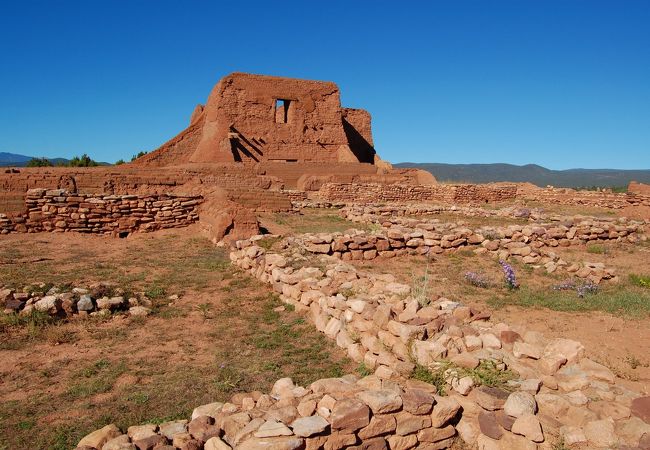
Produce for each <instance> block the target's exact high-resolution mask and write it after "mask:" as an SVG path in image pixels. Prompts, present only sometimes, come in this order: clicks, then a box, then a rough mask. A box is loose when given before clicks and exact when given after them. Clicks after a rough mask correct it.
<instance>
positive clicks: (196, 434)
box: [187, 415, 243, 442]
mask: <svg viewBox="0 0 650 450" xmlns="http://www.w3.org/2000/svg"><path fill="white" fill-rule="evenodd" d="M234 416H236V415H234ZM234 416H229V417H228V418H227V419H226V420H229V419H232V418H233V417H234ZM232 420H234V419H232ZM242 428H243V425H242ZM187 431H188V432H189V433H190V434H191V435H192V437H193V438H195V439H198V440H199V441H203V442H205V441H207V440H208V439H210V438H211V437H212V436H219V434H220V429H219V427H218V426H217V425H215V423H214V419H213V418H212V417H209V416H199V417H197V418H196V419H192V421H191V422H190V423H189V424H188V425H187ZM236 431H238V430H232V433H231V435H232V436H234V435H235V433H236Z"/></svg>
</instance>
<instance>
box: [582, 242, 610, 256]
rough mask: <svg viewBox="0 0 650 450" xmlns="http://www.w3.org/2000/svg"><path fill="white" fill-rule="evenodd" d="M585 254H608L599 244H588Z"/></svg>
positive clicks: (605, 248)
mask: <svg viewBox="0 0 650 450" xmlns="http://www.w3.org/2000/svg"><path fill="white" fill-rule="evenodd" d="M587 253H593V254H595V255H606V254H607V253H609V251H608V250H607V247H605V246H604V245H600V244H589V245H587Z"/></svg>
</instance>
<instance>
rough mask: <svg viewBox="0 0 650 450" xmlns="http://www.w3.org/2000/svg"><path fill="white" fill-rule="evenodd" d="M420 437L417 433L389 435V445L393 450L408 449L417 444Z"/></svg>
mask: <svg viewBox="0 0 650 450" xmlns="http://www.w3.org/2000/svg"><path fill="white" fill-rule="evenodd" d="M417 443H418V438H417V436H416V435H414V434H412V435H410V436H400V435H396V436H389V437H388V445H389V447H390V449H391V450H408V449H409V448H413V447H415V446H416V445H417Z"/></svg>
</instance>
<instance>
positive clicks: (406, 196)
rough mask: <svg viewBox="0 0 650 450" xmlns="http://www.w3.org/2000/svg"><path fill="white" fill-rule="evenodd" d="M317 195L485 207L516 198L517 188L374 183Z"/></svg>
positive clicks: (327, 188)
mask: <svg viewBox="0 0 650 450" xmlns="http://www.w3.org/2000/svg"><path fill="white" fill-rule="evenodd" d="M318 194H319V197H320V198H321V199H322V200H327V201H339V202H350V203H352V202H354V203H374V202H397V201H415V202H425V201H442V202H448V203H487V202H498V201H505V200H511V199H514V198H516V196H517V186H515V185H489V184H461V185H452V184H439V185H419V186H418V185H406V184H377V183H325V184H324V185H323V186H322V187H321V188H320V190H319V192H318Z"/></svg>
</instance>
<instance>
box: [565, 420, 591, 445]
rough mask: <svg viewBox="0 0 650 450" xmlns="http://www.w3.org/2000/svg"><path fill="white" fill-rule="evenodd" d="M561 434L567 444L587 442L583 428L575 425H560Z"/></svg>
mask: <svg viewBox="0 0 650 450" xmlns="http://www.w3.org/2000/svg"><path fill="white" fill-rule="evenodd" d="M560 436H561V437H562V440H563V441H564V443H565V444H566V445H575V444H582V443H585V442H587V437H586V436H585V433H584V432H583V431H582V428H580V427H575V426H568V425H565V426H562V427H560Z"/></svg>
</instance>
